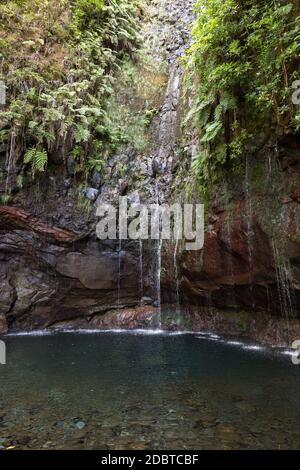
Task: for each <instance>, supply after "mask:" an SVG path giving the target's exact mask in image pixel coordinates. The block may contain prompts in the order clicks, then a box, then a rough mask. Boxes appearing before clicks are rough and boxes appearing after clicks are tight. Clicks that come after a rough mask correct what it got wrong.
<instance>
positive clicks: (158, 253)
mask: <svg viewBox="0 0 300 470" xmlns="http://www.w3.org/2000/svg"><path fill="white" fill-rule="evenodd" d="M155 192H156V207H157V217H158V239H157V245H156V304H157V307H158V327H159V328H161V323H162V322H161V249H162V236H161V235H162V234H161V219H160V211H159V184H158V181H156V186H155Z"/></svg>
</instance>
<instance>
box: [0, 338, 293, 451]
mask: <svg viewBox="0 0 300 470" xmlns="http://www.w3.org/2000/svg"><path fill="white" fill-rule="evenodd" d="M212 339H213V338H207V337H205V336H201V335H196V334H195V335H191V334H182V335H167V334H166V335H165V334H153V335H150V334H149V335H144V334H137V333H128V334H126V333H97V334H96V333H95V334H75V333H68V334H66V333H59V334H54V335H49V336H11V337H6V338H5V342H6V344H7V365H6V366H0V383H1V390H0V401H1V410H0V448H2V449H3V448H7V447H10V446H12V447H14V448H16V449H111V450H128V449H136V450H137V449H152V450H156V449H161V450H174V449H178V450H181V449H194V450H196V449H285V448H289V449H294V448H295V449H296V448H299V446H300V427H299V419H300V366H294V365H293V364H292V362H291V359H290V357H288V356H281V355H279V354H274V353H270V352H267V351H256V350H251V349H243V348H241V347H239V345H237V344H234V343H233V344H228V343H227V344H226V343H225V342H219V341H212Z"/></svg>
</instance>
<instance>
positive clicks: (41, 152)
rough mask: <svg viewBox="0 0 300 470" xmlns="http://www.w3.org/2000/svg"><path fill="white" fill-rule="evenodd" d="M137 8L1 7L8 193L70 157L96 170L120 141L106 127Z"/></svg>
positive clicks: (0, 132)
mask: <svg viewBox="0 0 300 470" xmlns="http://www.w3.org/2000/svg"><path fill="white" fill-rule="evenodd" d="M137 23H138V22H137V1H136V0H73V1H67V0H1V1H0V59H1V60H0V79H1V80H3V81H4V82H5V85H6V88H7V104H6V106H5V107H4V108H3V107H1V109H0V149H1V155H2V156H1V162H0V164H1V169H2V174H3V176H5V175H6V176H7V177H8V178H7V182H8V184H7V185H8V188H7V189H9V187H10V185H11V184H13V182H15V181H16V180H17V181H18V183H19V185H21V184H22V175H23V173H24V171H27V172H28V171H29V172H30V173H31V174H33V175H34V174H35V173H37V172H40V171H44V170H45V168H46V165H47V164H48V163H49V162H50V163H51V161H53V162H55V163H56V164H57V163H59V162H60V161H61V162H63V161H66V160H67V158H68V157H69V156H70V155H72V156H73V158H74V159H75V161H76V163H77V164H76V171H78V172H82V173H83V174H85V173H86V172H88V171H90V170H93V169H101V167H102V165H103V161H104V160H105V157H106V155H107V153H108V151H109V150H110V149H112V148H114V147H115V146H116V145H118V143H119V142H120V141H122V129H121V128H120V127H115V126H114V124H113V123H112V122H110V119H109V117H108V116H109V115H108V112H107V103H108V99H109V97H110V96H111V94H112V93H113V88H112V86H113V83H114V77H115V73H116V71H117V70H118V67H119V66H120V64H121V63H122V61H124V60H127V59H128V57H129V56H131V55H132V54H133V52H134V50H135V48H136V46H137V44H138V31H137Z"/></svg>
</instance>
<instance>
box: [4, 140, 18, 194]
mask: <svg viewBox="0 0 300 470" xmlns="http://www.w3.org/2000/svg"><path fill="white" fill-rule="evenodd" d="M15 140H16V136H15V134H14V133H12V134H11V137H10V148H9V153H8V156H7V159H6V169H7V176H6V182H5V193H6V194H8V193H9V191H10V178H11V174H12V171H13V167H14V156H15V155H14V149H15Z"/></svg>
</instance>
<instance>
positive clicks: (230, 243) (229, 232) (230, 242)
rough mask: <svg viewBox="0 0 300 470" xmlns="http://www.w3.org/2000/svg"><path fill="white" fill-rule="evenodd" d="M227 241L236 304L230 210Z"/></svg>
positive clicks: (233, 299)
mask: <svg viewBox="0 0 300 470" xmlns="http://www.w3.org/2000/svg"><path fill="white" fill-rule="evenodd" d="M226 225H227V243H228V247H229V254H228V266H229V272H230V283H231V284H230V287H231V289H232V299H230V301H231V300H232V301H233V302H234V305H235V304H236V297H235V282H234V271H233V257H232V238H231V220H230V212H229V211H228V215H227V224H226Z"/></svg>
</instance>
